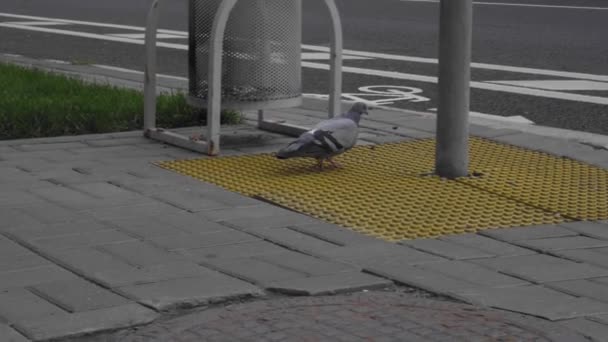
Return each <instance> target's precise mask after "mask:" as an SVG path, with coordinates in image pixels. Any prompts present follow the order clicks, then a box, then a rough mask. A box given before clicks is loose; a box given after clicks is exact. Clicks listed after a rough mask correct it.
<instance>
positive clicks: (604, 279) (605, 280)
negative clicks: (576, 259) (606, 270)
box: [593, 277, 608, 285]
mask: <svg viewBox="0 0 608 342" xmlns="http://www.w3.org/2000/svg"><path fill="white" fill-rule="evenodd" d="M593 281H594V282H597V283H601V284H606V285H608V277H600V278H593Z"/></svg>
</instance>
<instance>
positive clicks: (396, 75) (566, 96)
mask: <svg viewBox="0 0 608 342" xmlns="http://www.w3.org/2000/svg"><path fill="white" fill-rule="evenodd" d="M302 66H305V67H307V68H312V69H320V70H329V65H328V64H321V63H313V62H302ZM342 71H343V72H346V73H352V74H359V75H369V76H379V77H387V78H393V79H397V80H409V81H419V82H425V83H437V82H438V79H437V77H432V76H425V75H416V74H406V73H401V72H396V71H384V70H376V69H365V68H354V67H343V68H342ZM471 88H477V89H484V90H492V91H500V92H505V93H511V94H520V95H529V96H536V97H546V98H552V99H559V100H570V101H578V102H586V103H593V104H601V105H608V97H599V96H589V95H579V94H570V93H564V92H557V91H548V90H540V89H531V88H522V87H516V86H508V85H500V84H491V83H485V82H476V81H471Z"/></svg>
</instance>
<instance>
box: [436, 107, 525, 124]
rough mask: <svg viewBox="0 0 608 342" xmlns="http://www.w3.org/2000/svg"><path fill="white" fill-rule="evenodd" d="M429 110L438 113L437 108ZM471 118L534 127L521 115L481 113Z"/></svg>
mask: <svg viewBox="0 0 608 342" xmlns="http://www.w3.org/2000/svg"><path fill="white" fill-rule="evenodd" d="M427 110H428V111H430V112H434V113H437V108H429V109H427ZM469 116H471V117H473V118H480V119H486V120H494V121H504V122H514V123H520V124H525V125H534V121H532V120H529V119H528V118H526V117H525V116H521V115H513V116H501V115H494V114H485V113H479V112H469Z"/></svg>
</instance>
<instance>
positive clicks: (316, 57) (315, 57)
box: [302, 52, 371, 61]
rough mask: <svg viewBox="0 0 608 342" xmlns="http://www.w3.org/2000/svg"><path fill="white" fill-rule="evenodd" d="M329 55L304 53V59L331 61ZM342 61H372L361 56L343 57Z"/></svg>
mask: <svg viewBox="0 0 608 342" xmlns="http://www.w3.org/2000/svg"><path fill="white" fill-rule="evenodd" d="M329 57H330V55H329V53H327V52H302V59H305V60H310V61H313V60H329ZM342 59H344V60H351V59H352V60H358V59H360V60H365V59H371V58H369V57H361V56H352V55H343V56H342Z"/></svg>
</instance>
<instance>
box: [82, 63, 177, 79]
mask: <svg viewBox="0 0 608 342" xmlns="http://www.w3.org/2000/svg"><path fill="white" fill-rule="evenodd" d="M93 66H94V67H97V68H100V69H106V70H114V71H120V72H126V73H129V74H137V75H142V76H143V74H144V72H143V71H139V70H133V69H127V68H121V67H116V66H111V65H103V64H93ZM156 76H157V77H163V78H168V79H172V80H178V81H188V77H180V76H173V75H165V74H156Z"/></svg>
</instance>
